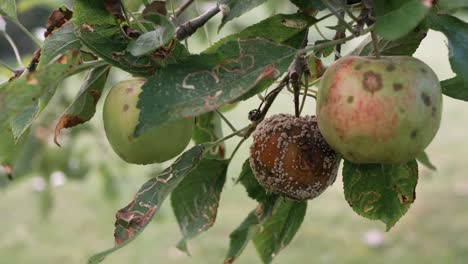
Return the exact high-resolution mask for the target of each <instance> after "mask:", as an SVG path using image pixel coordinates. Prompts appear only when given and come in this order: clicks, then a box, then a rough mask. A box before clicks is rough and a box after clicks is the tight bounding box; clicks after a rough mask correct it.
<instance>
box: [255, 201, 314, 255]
mask: <svg viewBox="0 0 468 264" xmlns="http://www.w3.org/2000/svg"><path fill="white" fill-rule="evenodd" d="M306 209H307V203H306V202H293V201H289V200H280V201H279V202H278V203H277V204H276V206H275V208H274V210H273V213H272V215H271V216H270V217H269V218H268V219H267V220H266V221H265V222H264V223H263V224H262V227H261V229H260V231H259V232H258V233H256V234H255V235H254V236H253V242H254V245H255V248H256V249H257V252H258V254H259V255H260V258H261V259H262V261H263V263H271V261H272V260H273V258H274V257H275V256H276V255H278V253H279V252H280V251H281V250H282V249H283V248H285V247H286V246H287V245H288V244H289V243H290V242H291V240H292V239H293V238H294V236H295V235H296V232H297V230H299V227H300V226H301V224H302V221H303V220H304V216H305V213H306Z"/></svg>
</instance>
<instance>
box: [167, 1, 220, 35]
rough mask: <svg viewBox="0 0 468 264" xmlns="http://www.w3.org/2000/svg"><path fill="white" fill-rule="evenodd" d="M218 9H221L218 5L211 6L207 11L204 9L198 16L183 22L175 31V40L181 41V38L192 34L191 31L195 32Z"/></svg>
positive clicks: (216, 12) (217, 11)
mask: <svg viewBox="0 0 468 264" xmlns="http://www.w3.org/2000/svg"><path fill="white" fill-rule="evenodd" d="M220 11H221V9H220V8H219V6H218V5H216V6H215V7H213V8H211V9H210V10H208V11H206V12H205V13H204V14H202V15H201V16H198V17H196V18H194V19H191V20H189V21H187V22H185V23H184V24H182V25H180V26H179V27H178V28H177V30H176V33H175V38H176V39H177V40H180V41H182V40H184V39H186V38H188V37H190V36H191V35H193V33H195V32H196V31H197V29H199V28H200V27H202V26H203V25H205V23H206V22H208V20H210V19H211V18H212V17H214V16H215V15H216V14H218V13H219V12H220Z"/></svg>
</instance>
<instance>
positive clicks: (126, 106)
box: [123, 104, 130, 112]
mask: <svg viewBox="0 0 468 264" xmlns="http://www.w3.org/2000/svg"><path fill="white" fill-rule="evenodd" d="M129 108H130V106H129V105H128V104H125V105H124V106H123V111H124V112H127V111H128V109H129Z"/></svg>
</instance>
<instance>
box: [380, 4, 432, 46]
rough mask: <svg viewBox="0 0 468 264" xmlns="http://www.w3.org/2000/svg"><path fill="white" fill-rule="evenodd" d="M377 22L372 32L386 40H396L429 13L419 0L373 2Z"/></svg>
mask: <svg viewBox="0 0 468 264" xmlns="http://www.w3.org/2000/svg"><path fill="white" fill-rule="evenodd" d="M374 8H375V13H376V16H377V21H376V23H375V27H374V31H375V33H377V34H378V35H380V36H381V37H383V38H384V39H387V40H396V39H398V38H400V37H403V36H404V35H406V34H408V33H409V32H410V31H411V30H412V29H414V28H415V27H416V26H417V25H418V24H419V23H420V22H421V21H422V20H423V19H424V17H425V16H426V15H427V13H428V12H429V9H430V8H428V7H426V6H425V5H424V4H423V1H421V0H386V1H374Z"/></svg>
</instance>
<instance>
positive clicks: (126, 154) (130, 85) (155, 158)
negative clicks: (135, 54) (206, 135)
mask: <svg viewBox="0 0 468 264" xmlns="http://www.w3.org/2000/svg"><path fill="white" fill-rule="evenodd" d="M144 83H145V80H144V79H131V80H125V81H122V82H120V83H118V84H116V85H115V86H114V87H112V88H111V90H110V92H109V94H108V95H107V98H106V101H105V103H104V110H103V119H104V129H105V131H106V136H107V139H108V141H109V143H110V145H111V146H112V148H113V149H114V151H115V152H116V153H117V154H118V155H119V156H120V157H121V158H122V159H123V160H125V161H126V162H128V163H134V164H150V163H159V162H164V161H167V160H169V159H171V158H174V157H175V156H177V155H178V154H180V153H181V152H182V151H183V150H184V149H185V148H186V147H187V145H188V143H189V142H190V139H191V137H192V131H193V125H194V120H193V118H186V119H180V120H176V121H173V122H169V123H167V124H164V125H162V126H160V127H157V128H154V129H150V130H149V131H147V132H145V133H144V134H143V135H141V136H139V137H135V135H134V132H135V127H136V125H137V124H138V118H139V115H140V109H138V108H137V102H138V96H139V94H140V93H141V91H142V90H141V86H142V85H143V84H144Z"/></svg>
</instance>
